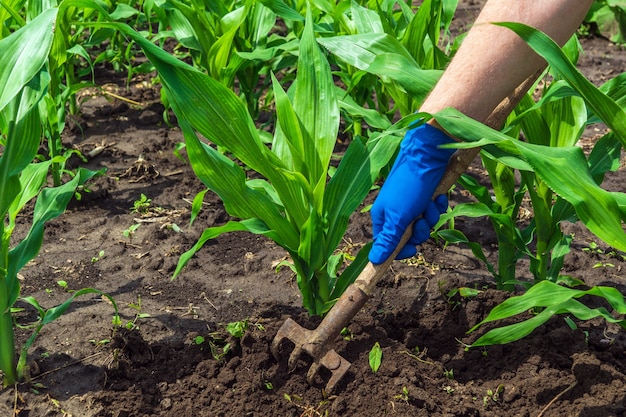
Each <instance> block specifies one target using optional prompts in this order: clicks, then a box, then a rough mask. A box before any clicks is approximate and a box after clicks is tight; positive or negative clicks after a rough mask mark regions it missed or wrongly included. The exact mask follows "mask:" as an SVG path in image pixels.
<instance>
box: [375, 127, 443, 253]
mask: <svg viewBox="0 0 626 417" xmlns="http://www.w3.org/2000/svg"><path fill="white" fill-rule="evenodd" d="M452 142H453V140H452V139H450V137H448V136H447V135H446V134H445V133H443V132H442V131H440V130H439V129H437V128H435V127H433V126H431V125H429V124H423V125H420V126H419V127H417V128H415V129H411V130H409V131H408V132H407V133H406V135H405V137H404V140H403V141H402V144H401V145H400V152H399V153H398V157H397V158H396V161H395V163H394V165H393V168H392V169H391V172H390V173H389V176H388V177H387V179H386V181H385V183H384V184H383V187H382V189H381V190H380V193H379V194H378V197H377V198H376V201H375V202H374V206H373V207H372V210H371V216H372V226H373V232H374V245H373V246H372V249H371V250H370V253H369V259H370V261H371V262H372V263H374V264H381V263H383V262H384V261H386V260H387V258H388V257H389V256H390V255H391V253H392V252H393V251H394V249H395V248H396V246H397V245H398V242H399V241H400V238H401V237H402V235H403V234H404V231H405V230H406V228H407V227H408V226H409V224H410V223H411V222H412V221H413V220H415V219H417V218H418V217H420V216H421V218H419V219H418V220H417V221H416V222H415V225H414V227H413V236H412V237H411V239H410V240H409V242H408V243H407V244H406V246H405V247H404V248H403V249H402V250H401V251H400V253H399V254H398V256H397V257H396V259H404V258H410V257H411V256H414V255H415V254H416V253H417V248H416V247H415V246H416V245H419V244H421V243H424V242H425V241H426V240H427V239H428V238H429V237H430V230H431V229H432V228H433V226H434V225H435V224H436V223H437V222H438V221H439V216H440V214H442V213H444V212H445V211H446V209H447V207H448V199H447V198H446V196H445V195H440V196H437V198H436V199H435V200H434V201H433V200H432V196H433V193H434V192H435V190H436V189H437V186H438V185H439V182H440V181H441V178H442V177H443V174H444V172H445V171H446V167H447V166H448V161H449V160H450V157H451V156H452V154H453V153H454V149H442V148H440V147H439V145H442V144H447V143H452Z"/></svg>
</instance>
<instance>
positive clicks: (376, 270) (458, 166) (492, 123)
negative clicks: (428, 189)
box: [354, 69, 543, 296]
mask: <svg viewBox="0 0 626 417" xmlns="http://www.w3.org/2000/svg"><path fill="white" fill-rule="evenodd" d="M542 72H543V69H542V70H540V71H537V72H536V73H535V74H533V75H531V76H530V77H528V78H527V79H526V81H524V82H523V83H522V84H520V86H519V87H517V88H516V89H515V91H513V93H512V94H511V95H510V96H509V97H507V98H505V99H504V100H502V102H501V103H500V104H499V105H498V107H496V108H495V109H494V111H493V112H492V113H491V114H490V115H489V117H488V118H487V120H486V121H485V124H486V125H487V126H489V127H491V128H494V129H499V128H501V126H502V125H503V124H504V122H505V120H506V118H507V117H508V115H509V114H510V113H511V112H512V111H513V109H514V108H515V106H517V104H518V103H519V102H520V100H521V99H522V97H524V95H525V94H526V92H527V91H528V90H529V89H530V88H531V87H532V85H533V84H534V83H535V81H536V80H537V78H538V77H539V75H541V73H542ZM479 151H480V148H469V149H458V150H457V151H456V152H455V153H454V154H453V155H452V158H450V162H449V164H448V167H447V168H446V172H445V173H444V175H443V178H442V179H441V182H440V183H439V185H438V186H437V189H436V190H435V193H434V195H433V198H434V197H436V196H438V195H440V194H445V193H447V192H448V190H449V189H450V187H452V185H454V183H455V182H456V181H457V180H458V179H459V177H460V176H461V174H463V173H464V172H465V171H466V170H467V167H468V166H469V165H470V164H471V163H472V161H473V160H474V158H475V157H476V155H477V154H478V152H479ZM413 223H414V222H412V223H411V224H410V225H409V227H408V228H407V229H406V230H405V232H404V234H403V235H402V237H401V238H400V242H399V243H398V246H397V247H396V249H395V250H394V251H393V252H392V254H391V255H390V256H389V258H387V260H385V262H383V263H382V264H378V265H375V264H373V263H371V262H368V264H367V265H366V266H365V268H364V269H363V271H362V272H361V274H359V276H358V277H357V279H356V281H355V282H354V285H356V286H357V287H358V288H359V289H360V290H361V291H363V292H364V293H365V294H366V295H367V296H370V295H371V294H372V291H373V290H374V288H375V287H376V284H377V283H378V281H379V280H380V278H381V277H382V276H383V275H384V274H385V272H386V271H387V268H389V266H390V265H391V263H392V262H393V260H394V259H395V258H396V256H398V253H400V250H401V249H402V248H403V247H404V245H406V243H407V242H408V241H409V239H410V238H411V234H412V230H413Z"/></svg>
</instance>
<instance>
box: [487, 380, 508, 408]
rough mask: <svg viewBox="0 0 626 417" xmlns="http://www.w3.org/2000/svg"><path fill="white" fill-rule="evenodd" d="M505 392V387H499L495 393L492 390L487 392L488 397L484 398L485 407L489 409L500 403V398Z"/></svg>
mask: <svg viewBox="0 0 626 417" xmlns="http://www.w3.org/2000/svg"><path fill="white" fill-rule="evenodd" d="M503 392H504V385H502V384H500V385H498V388H496V390H495V391H492V390H490V389H488V390H487V395H485V396H484V397H483V407H485V408H489V406H490V405H492V404H495V403H497V402H498V401H500V396H501V395H502V393H503Z"/></svg>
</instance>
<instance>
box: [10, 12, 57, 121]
mask: <svg viewBox="0 0 626 417" xmlns="http://www.w3.org/2000/svg"><path fill="white" fill-rule="evenodd" d="M56 16H57V9H48V10H46V11H45V12H43V13H41V15H39V16H37V17H36V18H35V19H33V20H32V21H31V22H29V23H28V24H27V25H26V26H24V27H22V28H20V29H18V30H16V31H15V32H13V33H12V34H11V35H10V36H8V37H6V38H4V39H2V40H0V51H2V65H1V66H0V112H1V111H2V110H3V109H4V108H5V106H6V105H7V104H8V103H9V102H10V101H11V100H12V99H13V97H15V96H16V95H17V94H18V93H19V92H20V91H21V90H22V88H23V87H24V86H25V85H26V84H27V83H28V82H29V81H30V80H32V79H33V77H35V76H36V75H37V74H38V73H39V71H40V70H41V68H42V67H43V65H44V64H45V62H46V60H47V59H48V54H49V52H50V47H51V45H52V39H53V26H54V22H55V19H56Z"/></svg>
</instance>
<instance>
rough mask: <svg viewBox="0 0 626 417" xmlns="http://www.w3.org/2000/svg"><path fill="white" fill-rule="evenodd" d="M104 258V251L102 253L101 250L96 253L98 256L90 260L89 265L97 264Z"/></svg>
mask: <svg viewBox="0 0 626 417" xmlns="http://www.w3.org/2000/svg"><path fill="white" fill-rule="evenodd" d="M104 257H105V254H104V251H103V250H101V251H100V252H98V256H93V257H92V258H91V263H96V262H98V261H99V260H100V259H104Z"/></svg>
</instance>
